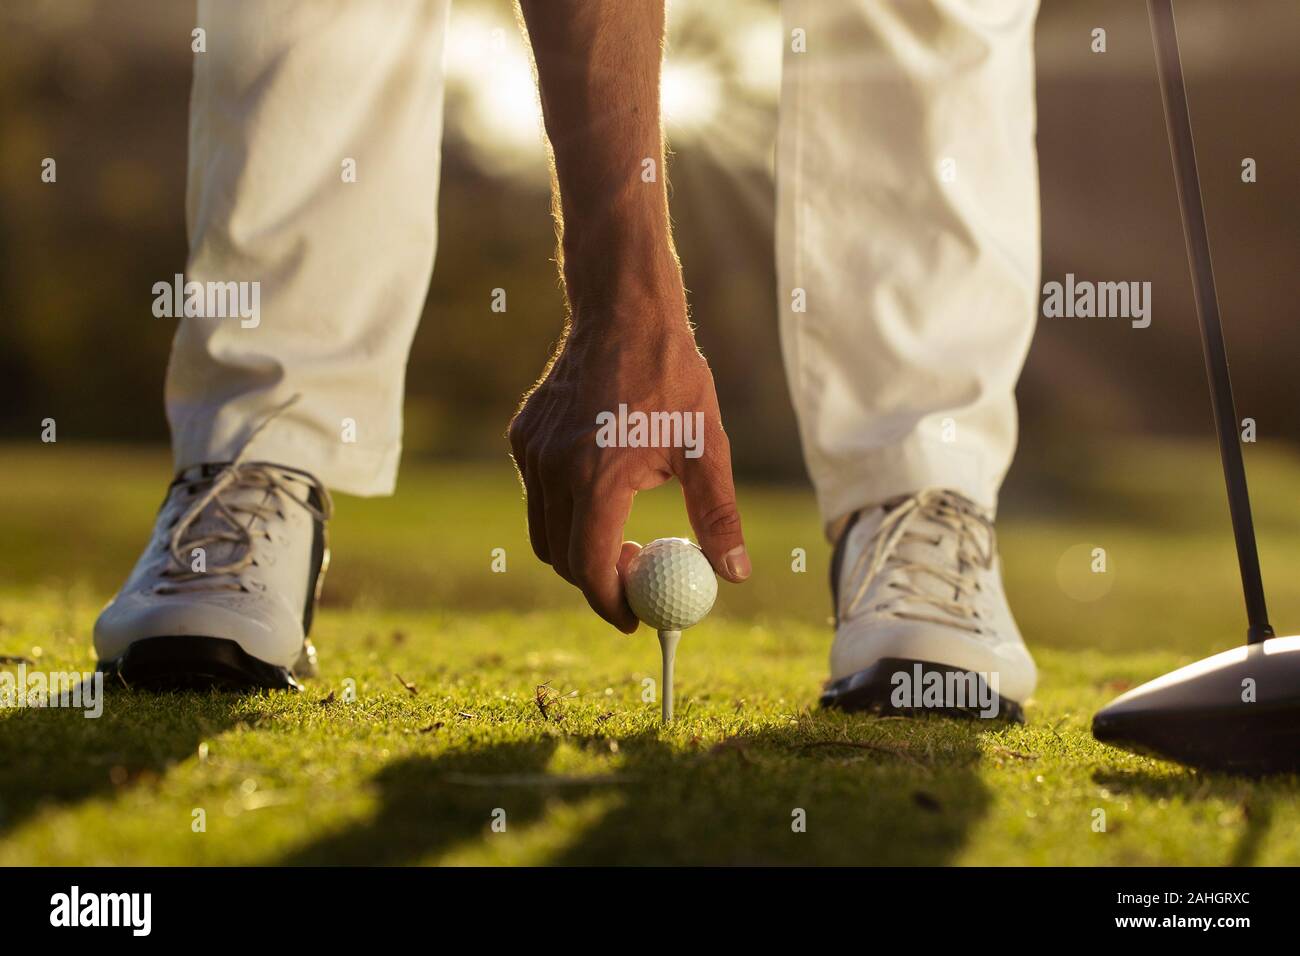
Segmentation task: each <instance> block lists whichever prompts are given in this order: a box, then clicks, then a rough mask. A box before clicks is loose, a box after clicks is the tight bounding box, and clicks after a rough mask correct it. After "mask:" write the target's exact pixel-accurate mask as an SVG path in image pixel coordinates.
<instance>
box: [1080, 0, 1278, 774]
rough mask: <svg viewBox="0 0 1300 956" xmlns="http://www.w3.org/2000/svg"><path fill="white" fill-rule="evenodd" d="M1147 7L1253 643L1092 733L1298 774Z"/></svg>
mask: <svg viewBox="0 0 1300 956" xmlns="http://www.w3.org/2000/svg"><path fill="white" fill-rule="evenodd" d="M1147 10H1148V13H1149V14H1150V18H1151V32H1152V36H1153V38H1154V42H1155V52H1156V68H1157V72H1158V74H1159V78H1160V94H1161V99H1162V101H1163V103H1164V112H1165V124H1166V126H1167V127H1168V131H1169V148H1170V153H1171V154H1172V158H1173V167H1174V182H1175V184H1176V186H1177V190H1178V200H1179V205H1180V208H1181V211H1182V221H1183V235H1184V237H1185V239H1186V242H1187V258H1188V262H1189V264H1190V266H1191V273H1192V282H1193V292H1194V298H1195V302H1196V316H1197V319H1198V321H1199V323H1200V328H1201V345H1202V350H1203V352H1204V354H1205V369H1206V374H1207V376H1208V378H1209V383H1210V403H1211V407H1212V408H1213V411H1214V424H1215V429H1216V431H1217V432H1218V439H1219V454H1220V457H1221V458H1222V461H1223V475H1224V480H1225V482H1226V483H1227V489H1228V509H1229V513H1230V515H1231V518H1232V530H1233V535H1234V537H1235V538H1236V544H1237V561H1238V564H1239V565H1240V567H1241V583H1242V589H1243V592H1244V594H1245V600H1246V617H1247V620H1248V622H1249V626H1248V628H1247V631H1246V644H1245V646H1243V647H1238V648H1235V649H1234V650H1230V651H1225V652H1223V653H1221V654H1216V655H1214V656H1213V657H1209V658H1206V659H1205V660H1202V661H1198V662H1196V663H1194V664H1189V665H1187V666H1186V667H1182V668H1179V669H1178V670H1176V671H1172V672H1171V673H1169V674H1166V675H1164V676H1163V677H1159V678H1156V679H1155V680H1153V681H1149V682H1148V683H1146V684H1143V685H1141V686H1140V687H1136V688H1134V689H1133V690H1130V691H1129V692H1128V693H1126V694H1124V695H1122V696H1121V697H1119V698H1117V699H1116V700H1115V701H1113V702H1112V703H1111V704H1109V705H1108V706H1107V707H1105V708H1103V709H1102V710H1101V711H1099V712H1098V713H1097V715H1096V716H1095V717H1094V718H1093V722H1092V733H1093V736H1094V737H1096V738H1097V739H1098V740H1100V741H1103V742H1106V743H1111V744H1116V745H1118V746H1120V747H1124V748H1125V749H1128V750H1133V751H1136V752H1140V753H1149V754H1154V755H1156V756H1160V757H1165V758H1168V759H1172V760H1176V761H1179V762H1180V763H1184V764H1187V765H1190V766H1195V767H1203V768H1206V769H1216V770H1229V771H1237V772H1245V773H1270V772H1285V771H1292V770H1296V769H1300V636H1296V637H1274V636H1273V629H1272V628H1271V627H1270V626H1269V623H1268V609H1267V607H1266V604H1265V601H1264V584H1263V580H1262V577H1261V574H1260V567H1259V555H1258V553H1257V551H1256V547H1255V529H1254V525H1253V522H1252V520H1251V514H1250V495H1249V492H1248V490H1247V487H1246V469H1245V464H1244V462H1243V460H1242V453H1241V444H1240V441H1239V438H1238V434H1237V428H1238V419H1237V410H1236V405H1235V404H1234V402H1233V398H1232V382H1231V379H1230V378H1229V375H1228V358H1227V352H1226V350H1225V348H1224V342H1223V329H1222V325H1221V323H1220V319H1219V302H1218V295H1217V293H1216V291H1215V287H1214V270H1213V267H1212V265H1211V261H1210V241H1209V235H1208V232H1207V229H1206V225H1205V209H1204V206H1203V204H1202V199H1201V184H1200V178H1199V176H1198V174H1197V170H1196V152H1195V148H1194V145H1193V141H1192V126H1191V119H1190V116H1189V114H1188V108H1187V90H1186V87H1185V86H1184V83H1183V70H1182V62H1181V60H1180V57H1179V53H1178V35H1177V31H1176V27H1175V23H1174V12H1173V3H1172V0H1147Z"/></svg>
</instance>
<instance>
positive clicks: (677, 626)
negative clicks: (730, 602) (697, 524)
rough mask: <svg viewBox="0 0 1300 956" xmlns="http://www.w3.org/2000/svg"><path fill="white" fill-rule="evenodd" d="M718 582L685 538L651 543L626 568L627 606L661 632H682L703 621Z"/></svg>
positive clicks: (711, 602) (715, 592)
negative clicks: (630, 606)
mask: <svg viewBox="0 0 1300 956" xmlns="http://www.w3.org/2000/svg"><path fill="white" fill-rule="evenodd" d="M717 596H718V579H717V578H716V577H714V575H713V567H712V566H711V565H710V564H709V559H708V558H706V557H705V556H704V552H703V551H701V550H700V549H699V546H698V545H696V544H695V543H694V542H693V541H687V540H686V539H685V538H658V539H657V540H655V541H651V542H650V543H649V544H647V545H646V546H645V547H644V548H642V549H641V552H640V553H639V554H638V555H637V556H636V557H635V558H633V559H632V561H631V562H630V563H629V564H628V566H627V603H628V604H630V605H632V611H633V612H634V613H635V614H636V616H637V617H638V618H640V619H641V621H642V622H643V623H645V624H648V625H650V626H651V627H653V628H654V629H655V630H658V631H682V630H685V629H686V628H688V627H694V626H695V625H696V624H698V623H700V621H702V620H704V617H705V615H706V614H708V613H709V609H710V608H712V607H713V601H714V599H715V598H716V597H717Z"/></svg>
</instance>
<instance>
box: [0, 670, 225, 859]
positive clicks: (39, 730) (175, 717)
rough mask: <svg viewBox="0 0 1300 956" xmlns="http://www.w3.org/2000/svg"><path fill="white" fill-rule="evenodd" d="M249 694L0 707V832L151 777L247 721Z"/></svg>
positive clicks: (118, 696) (116, 695)
mask: <svg viewBox="0 0 1300 956" xmlns="http://www.w3.org/2000/svg"><path fill="white" fill-rule="evenodd" d="M246 701H247V698H243V697H240V696H239V695H234V694H226V695H222V694H215V693H214V694H211V695H199V694H185V695H180V694H163V695H157V694H127V693H124V692H121V691H116V692H110V693H108V694H106V696H105V698H104V711H103V714H102V715H101V716H100V717H98V718H95V719H88V718H86V717H85V716H84V714H83V712H82V711H80V710H71V709H66V708H46V707H41V708H15V709H5V710H0V838H2V837H3V836H4V835H5V834H6V833H8V832H10V831H11V830H14V829H16V828H17V827H18V826H20V825H21V824H22V823H23V822H24V821H25V820H26V819H27V818H28V817H30V816H33V815H35V814H37V813H39V812H41V811H43V810H45V809H47V808H60V807H65V806H68V805H71V804H75V803H80V802H82V801H86V800H91V799H94V798H97V797H100V796H103V795H106V794H118V793H122V792H125V791H127V790H130V789H131V788H133V787H139V786H148V785H151V784H152V783H153V782H155V781H157V780H158V779H160V778H161V776H162V775H163V774H164V773H166V772H167V770H168V769H169V768H170V767H172V766H173V765H174V764H176V763H178V762H180V761H182V760H185V759H188V758H192V757H194V756H195V755H196V753H197V751H198V746H199V743H200V742H202V741H204V740H210V739H212V738H213V737H215V736H216V735H218V734H220V733H222V732H223V731H225V730H228V729H229V728H231V727H233V726H234V725H235V724H237V723H239V722H240V715H239V712H240V710H243V711H244V713H245V714H246V713H247V709H246ZM115 702H119V703H125V704H126V706H116V705H115Z"/></svg>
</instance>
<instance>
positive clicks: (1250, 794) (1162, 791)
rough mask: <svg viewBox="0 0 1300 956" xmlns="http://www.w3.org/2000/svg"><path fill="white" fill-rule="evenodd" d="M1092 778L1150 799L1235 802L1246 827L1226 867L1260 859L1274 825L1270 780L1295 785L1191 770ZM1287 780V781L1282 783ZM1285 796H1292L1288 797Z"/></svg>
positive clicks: (1102, 772) (1120, 773)
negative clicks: (1261, 851) (1198, 772)
mask: <svg viewBox="0 0 1300 956" xmlns="http://www.w3.org/2000/svg"><path fill="white" fill-rule="evenodd" d="M1092 778H1093V780H1094V781H1095V782H1096V783H1099V784H1101V785H1102V786H1104V787H1106V788H1107V789H1109V790H1111V791H1113V792H1115V793H1138V794H1141V795H1142V796H1144V797H1149V798H1151V799H1152V800H1183V801H1186V802H1189V803H1190V802H1194V801H1200V800H1223V801H1225V802H1230V803H1235V804H1237V806H1238V808H1239V810H1240V812H1241V815H1242V819H1243V822H1244V824H1245V826H1244V827H1243V828H1242V831H1241V836H1240V837H1239V838H1238V839H1237V842H1236V844H1235V845H1234V846H1233V848H1232V853H1231V854H1230V855H1229V857H1228V859H1227V860H1225V861H1224V862H1225V865H1227V866H1253V865H1255V863H1257V862H1258V860H1259V853H1260V850H1261V849H1263V847H1264V842H1265V838H1266V837H1267V836H1268V833H1269V830H1270V829H1271V828H1272V826H1273V797H1272V795H1271V794H1270V793H1269V789H1270V782H1278V783H1279V785H1280V786H1286V787H1287V791H1288V794H1289V793H1290V791H1291V790H1292V789H1293V788H1294V785H1295V778H1294V777H1283V778H1277V781H1269V780H1267V779H1265V780H1261V779H1260V778H1257V777H1246V776H1230V775H1220V774H1197V773H1194V772H1192V771H1190V770H1183V771H1179V772H1174V773H1166V774H1160V773H1150V772H1148V771H1132V772H1124V771H1109V770H1099V771H1097V772H1096V773H1094V774H1093V777H1092ZM1281 781H1289V783H1285V784H1283V783H1281ZM1287 799H1292V798H1291V797H1290V796H1288V797H1287Z"/></svg>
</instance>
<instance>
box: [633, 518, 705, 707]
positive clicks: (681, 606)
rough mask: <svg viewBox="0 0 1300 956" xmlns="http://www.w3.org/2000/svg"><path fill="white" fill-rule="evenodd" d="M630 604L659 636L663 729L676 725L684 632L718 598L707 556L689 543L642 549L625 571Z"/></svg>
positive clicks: (665, 541)
mask: <svg viewBox="0 0 1300 956" xmlns="http://www.w3.org/2000/svg"><path fill="white" fill-rule="evenodd" d="M624 586H625V587H626V589H627V602H628V604H629V605H630V606H631V607H632V611H633V612H634V613H635V614H636V616H637V617H638V618H639V619H640V620H641V621H642V622H644V623H645V624H648V625H650V626H651V627H653V628H654V629H655V630H657V631H658V632H659V647H660V650H661V651H662V653H663V682H662V684H663V686H662V687H661V688H660V691H661V696H662V701H663V720H664V723H667V722H668V721H670V720H672V719H673V662H674V658H675V656H676V652H677V642H678V640H680V639H681V636H682V631H684V630H685V629H686V628H688V627H694V626H695V625H696V624H698V623H700V621H702V620H704V618H705V616H707V615H708V613H709V611H710V609H711V608H712V607H713V602H714V600H715V599H716V598H717V596H718V579H717V578H716V577H714V574H713V567H712V566H711V565H710V564H709V559H708V558H706V557H705V556H704V552H703V551H701V550H700V549H699V547H697V546H696V545H695V544H694V542H691V541H687V540H686V539H685V538H659V539H657V540H655V541H651V542H650V543H649V544H647V545H646V546H645V547H644V548H642V549H641V550H640V551H639V552H638V553H637V554H636V556H635V557H633V558H632V560H631V561H629V562H628V564H627V568H626V570H625V571H624Z"/></svg>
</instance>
